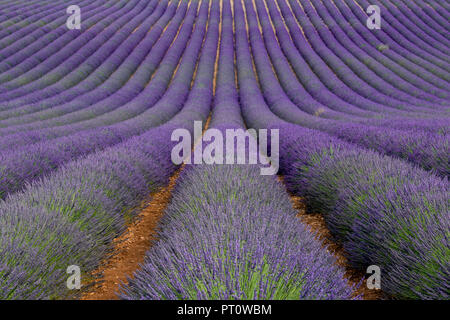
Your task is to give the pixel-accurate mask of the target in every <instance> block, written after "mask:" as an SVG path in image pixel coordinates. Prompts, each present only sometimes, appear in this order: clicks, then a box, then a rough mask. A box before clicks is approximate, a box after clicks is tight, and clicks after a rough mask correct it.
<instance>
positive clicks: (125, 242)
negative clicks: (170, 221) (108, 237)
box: [81, 168, 183, 300]
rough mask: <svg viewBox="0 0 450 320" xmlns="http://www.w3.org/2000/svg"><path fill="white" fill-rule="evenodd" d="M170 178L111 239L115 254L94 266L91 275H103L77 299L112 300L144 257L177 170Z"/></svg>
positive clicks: (168, 198) (153, 236) (153, 237)
mask: <svg viewBox="0 0 450 320" xmlns="http://www.w3.org/2000/svg"><path fill="white" fill-rule="evenodd" d="M182 169H183V168H180V169H178V171H177V172H176V173H175V174H174V175H173V176H172V177H171V178H170V182H169V185H168V186H167V187H165V188H162V189H161V190H160V191H158V192H156V193H154V194H153V195H152V196H151V200H150V202H148V204H147V205H146V206H145V208H144V209H143V210H142V212H141V213H140V214H139V215H138V217H137V219H136V220H135V221H134V222H133V223H132V224H131V225H130V226H129V227H128V229H127V230H126V232H125V233H124V234H123V235H122V236H120V237H118V238H116V239H114V252H115V254H114V255H113V256H112V257H111V258H110V259H109V260H108V261H106V262H105V263H104V264H103V265H102V267H100V268H99V269H98V270H96V271H95V272H94V273H93V274H94V275H103V277H102V278H100V280H99V281H98V282H97V283H96V284H94V286H93V287H92V288H91V290H89V291H88V292H86V293H85V294H84V295H82V297H81V300H116V299H118V298H117V295H116V293H117V291H118V288H119V284H121V283H122V282H123V283H124V284H126V283H127V282H128V281H127V277H132V275H133V273H134V271H135V270H137V269H138V268H139V264H141V263H142V262H143V261H144V257H145V253H146V252H147V250H148V249H149V247H150V246H151V243H152V241H154V240H155V239H156V238H155V235H156V230H157V224H158V222H159V220H160V218H161V217H162V215H163V214H164V210H165V208H166V207H167V205H168V203H169V201H170V195H171V191H172V189H173V187H174V185H175V181H176V179H177V178H178V175H179V173H180V171H181V170H182Z"/></svg>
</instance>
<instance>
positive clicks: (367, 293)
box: [280, 178, 384, 300]
mask: <svg viewBox="0 0 450 320" xmlns="http://www.w3.org/2000/svg"><path fill="white" fill-rule="evenodd" d="M280 180H281V181H282V178H280ZM291 201H292V205H293V207H294V209H295V210H297V213H298V214H297V217H298V218H299V219H300V220H301V221H302V222H303V223H304V224H305V225H306V226H308V227H309V228H310V230H311V231H312V232H314V233H315V234H316V235H317V237H316V238H317V239H318V240H320V241H321V242H322V243H323V245H324V246H327V247H328V248H327V249H328V250H329V251H330V252H331V253H332V254H333V255H334V256H335V258H336V262H337V265H339V266H341V267H343V268H344V269H345V277H346V278H347V280H348V282H349V284H351V285H357V284H358V283H359V282H360V281H361V279H363V277H364V273H363V272H361V271H359V270H356V269H354V268H352V267H351V266H350V265H349V263H348V260H347V258H346V257H345V252H344V249H343V247H342V246H341V245H339V244H337V243H336V242H335V240H334V239H333V237H332V235H331V232H330V230H329V229H328V227H327V225H326V223H325V219H324V218H323V215H321V214H319V213H309V212H306V205H305V201H304V199H302V198H301V197H298V196H293V195H291ZM357 295H361V297H362V299H364V300H380V299H384V296H383V293H382V292H381V291H380V290H375V289H373V290H371V289H368V288H367V285H366V281H365V280H364V282H363V284H362V285H361V286H360V287H359V289H358V290H355V292H354V296H357Z"/></svg>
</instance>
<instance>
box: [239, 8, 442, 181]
mask: <svg viewBox="0 0 450 320" xmlns="http://www.w3.org/2000/svg"><path fill="white" fill-rule="evenodd" d="M269 6H270V5H269ZM246 7H247V10H246V12H247V20H248V30H249V36H250V43H251V48H252V52H253V57H254V61H255V68H256V71H257V73H258V79H259V82H260V86H261V90H262V92H263V94H264V97H265V99H266V101H267V104H268V105H269V107H270V108H271V110H272V111H273V112H274V113H275V114H276V115H278V116H279V117H281V118H283V119H285V120H286V121H288V122H293V123H297V124H300V125H302V126H304V127H308V128H312V129H318V130H321V131H325V132H328V133H330V134H332V135H335V136H337V137H339V138H341V139H345V140H347V141H350V142H352V143H355V144H359V145H360V146H362V147H366V148H369V149H374V150H377V151H379V152H380V153H385V154H388V155H392V156H397V157H400V158H405V159H407V160H409V161H411V162H412V163H415V164H418V165H420V166H422V167H424V168H425V169H427V170H434V171H436V172H437V173H438V174H440V175H442V176H449V175H450V161H449V159H450V158H449V157H450V151H449V134H448V133H442V134H438V133H431V132H427V131H423V130H398V129H391V128H379V127H375V126H370V125H362V124H358V123H355V122H352V121H351V118H350V119H348V120H347V121H344V119H343V118H341V119H340V120H341V121H336V120H332V119H323V118H321V117H317V116H315V115H316V114H317V112H319V110H320V109H322V110H326V109H325V108H326V107H325V106H323V105H321V104H320V103H317V102H316V101H314V100H313V99H311V98H310V96H308V94H307V93H304V94H303V95H302V97H305V96H306V97H308V98H309V99H300V98H298V96H297V99H295V100H294V99H292V100H293V101H291V100H290V97H294V98H295V97H296V94H298V93H299V91H300V90H301V84H300V83H299V81H298V79H297V78H296V77H295V75H294V74H293V72H292V71H291V69H290V68H289V63H288V61H287V60H286V58H285V56H284V55H283V53H282V50H281V49H280V47H279V46H278V42H277V39H276V37H275V35H274V33H273V31H272V28H271V26H270V23H269V22H268V21H269V17H268V15H267V11H266V9H265V6H264V3H263V2H262V1H258V0H256V9H257V10H258V14H259V16H260V17H259V22H260V24H261V25H262V30H263V34H262V36H261V33H260V31H259V28H258V20H257V16H256V13H255V10H254V8H253V6H250V5H247V6H246ZM278 17H279V16H278ZM274 21H275V23H277V22H279V20H276V19H274ZM263 37H264V41H263V39H262V38H263ZM283 40H284V39H283ZM266 51H267V52H266ZM269 55H270V58H269ZM272 63H273V69H274V70H275V72H274V71H273V70H272V65H271V64H272ZM277 76H278V80H277ZM278 82H280V84H279V83H278ZM284 88H286V92H285V91H284ZM288 95H289V96H288ZM294 102H295V103H294ZM308 111H309V113H307V112H308ZM324 113H328V112H327V111H324ZM328 114H329V113H328ZM349 120H350V121H349Z"/></svg>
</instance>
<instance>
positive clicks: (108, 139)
mask: <svg viewBox="0 0 450 320" xmlns="http://www.w3.org/2000/svg"><path fill="white" fill-rule="evenodd" d="M196 12H197V3H195V2H194V3H193V5H192V6H190V8H189V11H188V14H187V16H186V19H185V23H184V24H183V26H182V30H180V33H179V35H178V36H179V39H180V41H183V42H184V46H186V43H187V41H188V40H189V37H190V35H191V32H192V28H193V23H194V21H195V17H196ZM205 14H206V15H207V11H206V12H204V11H203V12H201V13H200V14H199V16H198V23H197V27H196V29H195V31H194V32H193V33H192V36H191V38H192V39H191V41H190V42H189V45H188V47H187V49H186V52H185V53H184V55H183V59H182V62H181V65H180V67H179V68H178V70H177V73H176V75H175V78H174V80H173V81H172V84H171V86H170V88H169V89H168V91H167V92H166V93H165V95H164V96H163V97H162V98H161V99H160V100H159V101H158V102H157V104H156V105H155V106H153V107H151V108H149V109H148V110H146V111H145V112H143V113H142V114H141V115H139V116H138V117H136V118H132V119H129V120H126V121H122V122H119V123H117V124H115V125H111V126H106V127H99V128H95V129H92V130H88V131H82V132H80V133H77V134H74V135H71V136H67V137H62V138H59V139H55V140H49V141H44V142H41V143H38V144H35V145H31V146H27V147H24V148H21V149H18V150H12V151H5V152H3V153H1V154H0V156H1V158H2V159H1V163H2V168H1V173H2V174H1V175H0V179H1V184H0V185H1V186H0V197H1V198H4V197H5V196H6V195H8V194H10V193H12V192H15V191H18V190H21V189H22V188H23V187H24V185H25V183H27V182H30V181H33V180H36V179H37V178H40V177H42V176H44V175H46V174H49V173H50V172H52V171H54V170H55V169H56V168H58V167H60V166H61V165H63V164H64V163H65V162H67V161H69V160H72V159H75V158H77V157H81V156H83V155H87V154H89V153H91V152H95V151H96V150H99V149H104V148H106V147H108V146H111V145H114V144H117V143H120V142H122V141H125V140H126V139H129V138H131V137H132V136H134V135H138V134H142V133H143V132H145V131H147V130H149V129H150V128H152V127H155V126H158V125H161V124H163V123H165V122H167V121H168V120H169V119H171V118H172V117H173V116H174V115H175V114H176V113H177V112H178V111H179V110H180V109H181V108H182V106H183V104H184V101H185V99H186V97H187V95H188V92H189V89H190V84H191V79H192V75H193V73H194V68H195V62H196V61H197V55H198V51H199V50H200V47H201V44H202V39H203V34H204V28H205V24H206V17H205ZM184 46H179V47H178V48H177V49H178V52H175V51H172V54H171V56H170V58H171V59H174V58H175V59H174V60H173V61H174V62H172V65H173V68H175V67H176V61H178V59H179V57H180V56H181V54H182V53H183V51H184ZM168 63H170V62H168Z"/></svg>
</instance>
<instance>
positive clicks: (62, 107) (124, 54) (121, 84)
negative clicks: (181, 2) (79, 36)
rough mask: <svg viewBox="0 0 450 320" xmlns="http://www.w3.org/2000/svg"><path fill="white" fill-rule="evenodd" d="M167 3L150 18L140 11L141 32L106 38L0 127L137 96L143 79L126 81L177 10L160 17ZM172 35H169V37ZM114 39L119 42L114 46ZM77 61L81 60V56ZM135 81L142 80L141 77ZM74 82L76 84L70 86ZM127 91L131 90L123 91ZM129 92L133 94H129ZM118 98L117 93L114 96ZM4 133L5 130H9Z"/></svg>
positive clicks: (5, 115) (6, 115)
mask: <svg viewBox="0 0 450 320" xmlns="http://www.w3.org/2000/svg"><path fill="white" fill-rule="evenodd" d="M166 3H167V2H166V1H163V2H161V3H160V4H161V6H160V7H159V8H157V9H156V10H155V11H154V14H152V15H150V16H147V15H146V12H143V14H142V15H140V17H141V18H142V19H144V18H145V19H146V20H145V22H144V24H143V25H142V26H141V27H142V29H140V30H138V31H136V32H134V33H133V34H132V36H131V37H130V39H127V40H126V39H125V38H126V33H125V34H123V33H119V34H117V36H118V37H119V38H117V39H116V38H115V37H113V38H112V39H109V41H108V42H106V44H105V46H104V48H102V49H101V50H99V51H98V52H96V53H95V54H94V55H93V56H91V57H89V58H88V59H86V60H85V61H83V62H82V65H81V66H80V68H79V70H76V71H75V72H73V73H71V75H72V76H70V75H69V76H68V77H66V79H64V80H63V81H61V82H59V83H56V84H55V85H52V86H50V87H47V88H45V89H44V91H45V92H47V94H45V95H44V94H42V93H41V92H36V93H34V94H33V96H34V99H38V100H40V99H41V98H45V96H50V97H48V98H46V99H43V100H40V101H38V102H37V103H34V104H31V105H25V106H23V107H19V108H14V109H12V110H7V111H3V112H0V116H1V118H3V120H2V121H0V126H3V127H12V126H20V125H22V124H27V123H30V122H33V121H44V120H46V119H51V118H54V117H58V116H61V115H64V114H66V113H68V112H73V111H76V110H78V109H83V108H87V107H89V106H91V105H92V104H94V103H96V102H99V101H102V100H104V99H107V98H108V97H111V96H112V95H114V94H115V93H116V92H117V91H119V90H120V89H121V88H122V93H121V94H120V96H123V99H122V103H124V102H126V101H127V99H130V98H131V97H132V96H134V95H135V94H136V93H135V91H139V88H140V87H142V86H143V85H145V83H146V80H143V82H138V84H137V85H136V84H135V85H134V86H132V85H131V83H132V82H129V81H128V80H130V78H131V76H132V75H133V74H134V73H135V72H138V71H137V70H139V69H140V68H139V66H140V65H141V64H142V63H143V61H144V59H145V58H146V56H147V57H148V55H149V52H150V50H151V49H152V48H153V45H154V44H155V42H156V41H157V40H158V38H159V37H160V35H161V33H162V30H163V29H164V27H165V26H166V24H167V23H168V22H169V20H170V19H171V18H172V16H173V14H174V12H175V10H176V4H174V5H172V6H170V7H169V9H168V10H167V11H166V12H165V13H166V14H165V15H163V16H162V17H161V14H162V13H163V11H164V10H165V8H166ZM185 7H186V6H182V8H181V9H182V10H180V11H181V12H183V11H185V9H186V8H185ZM124 18H125V19H123V21H124V22H127V21H128V20H129V19H127V17H126V16H125V17H124ZM138 18H139V17H136V19H138ZM158 19H159V20H158ZM157 20H158V21H157ZM155 22H156V24H155ZM153 24H155V25H153ZM152 25H153V28H152V29H151V30H150V32H149V34H148V40H147V41H141V40H142V38H143V37H144V36H145V35H146V31H147V28H150V27H151V26H152ZM174 25H176V23H174ZM133 27H135V26H134V24H133V23H132V24H131V25H128V26H126V29H128V31H129V32H130V33H131V32H132V31H133V30H134V29H133ZM175 32H176V31H175ZM172 33H173V32H172ZM172 33H171V32H169V34H172ZM117 40H120V41H119V43H117ZM124 40H126V43H124V44H123V45H121V46H118V44H120V43H121V41H124ZM139 41H141V42H139ZM108 52H113V54H112V55H110V56H109V57H108V54H106V56H105V57H104V58H102V56H103V55H105V53H108ZM155 55H156V53H155ZM77 59H78V60H81V59H82V56H80V57H78V58H77ZM147 59H148V58H147ZM79 62H81V61H79ZM116 63H117V64H116ZM96 67H97V68H96ZM62 68H66V66H65V65H63V66H62ZM57 69H58V68H57ZM57 69H56V70H54V71H52V73H53V72H56V73H58V70H57ZM143 69H144V71H146V70H147V69H146V68H143ZM144 71H142V72H144ZM59 72H61V71H59ZM142 72H141V73H142ZM150 75H151V73H150V74H148V77H150ZM138 79H139V80H142V79H141V78H138ZM74 80H76V81H75V82H74V83H72V82H73V81H74ZM147 81H148V80H147ZM126 88H131V89H128V91H125V89H126ZM131 90H133V91H132V92H131ZM52 95H53V96H52ZM118 95H119V94H117V95H116V96H118ZM31 98H33V97H31ZM20 115H21V116H20ZM9 117H15V118H9ZM5 118H6V119H5ZM19 129H20V127H16V128H11V130H13V131H14V130H15V131H16V132H17V131H18V130H19ZM6 130H7V131H8V130H9V129H6ZM20 130H21V129H20Z"/></svg>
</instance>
